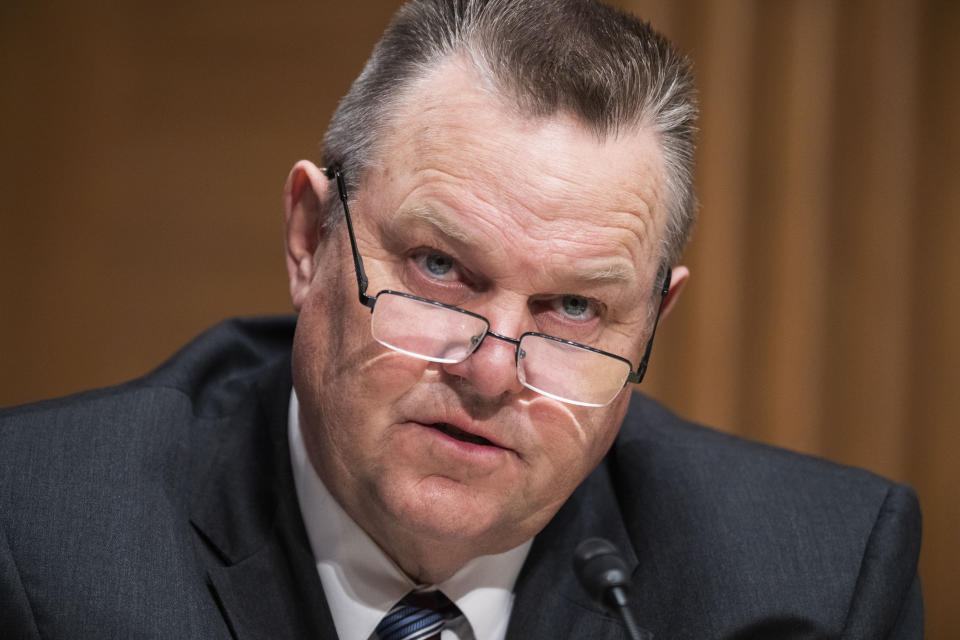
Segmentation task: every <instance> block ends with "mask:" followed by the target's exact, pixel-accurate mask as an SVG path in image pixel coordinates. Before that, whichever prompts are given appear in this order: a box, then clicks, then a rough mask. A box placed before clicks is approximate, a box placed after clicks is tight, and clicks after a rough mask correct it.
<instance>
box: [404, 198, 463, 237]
mask: <svg viewBox="0 0 960 640" xmlns="http://www.w3.org/2000/svg"><path fill="white" fill-rule="evenodd" d="M408 219H409V220H411V221H414V220H416V221H418V222H423V223H426V224H427V225H429V226H431V227H433V228H434V229H436V230H437V231H439V232H440V233H441V234H443V235H445V236H447V237H448V238H450V239H452V240H456V241H457V242H461V243H463V244H469V243H470V241H471V239H472V238H471V235H470V234H469V233H467V232H466V231H465V230H464V229H463V228H462V227H461V226H459V225H458V224H456V223H455V222H453V221H452V220H451V219H450V218H448V217H446V216H445V215H443V214H442V213H440V212H439V211H437V210H436V209H432V208H430V207H422V206H421V207H412V208H410V209H401V210H400V211H398V212H397V213H396V215H395V216H394V217H393V221H394V222H395V223H403V222H406V221H407V220H408Z"/></svg>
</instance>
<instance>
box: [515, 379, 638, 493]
mask: <svg viewBox="0 0 960 640" xmlns="http://www.w3.org/2000/svg"><path fill="white" fill-rule="evenodd" d="M529 412H530V419H531V422H532V424H534V425H536V427H537V428H536V436H537V440H538V442H537V443H536V446H537V451H538V453H537V464H536V465H535V466H538V467H540V469H541V471H540V472H538V473H537V477H538V478H539V479H541V480H543V481H549V482H550V483H551V484H550V485H548V486H545V487H544V488H543V490H545V491H555V492H556V493H557V494H558V498H562V499H564V500H565V499H566V497H567V495H562V496H560V495H559V494H561V493H564V492H566V493H567V494H569V492H572V491H573V489H574V488H575V487H576V486H577V485H578V484H579V483H580V482H581V481H582V480H583V479H584V478H585V477H586V476H587V474H589V473H590V471H592V470H593V468H594V467H595V466H596V465H597V464H598V463H599V462H600V460H601V458H603V456H604V455H605V454H606V452H607V450H608V449H609V448H610V445H611V444H612V443H613V439H614V438H615V437H616V435H617V431H618V430H619V427H620V423H621V421H622V419H623V409H622V408H621V406H620V403H618V402H615V403H614V405H613V406H611V407H604V408H602V409H597V408H579V407H572V406H570V405H565V404H561V403H558V402H556V401H554V400H550V399H549V398H544V397H537V398H534V399H533V400H531V401H530V405H529ZM544 469H547V470H548V471H544Z"/></svg>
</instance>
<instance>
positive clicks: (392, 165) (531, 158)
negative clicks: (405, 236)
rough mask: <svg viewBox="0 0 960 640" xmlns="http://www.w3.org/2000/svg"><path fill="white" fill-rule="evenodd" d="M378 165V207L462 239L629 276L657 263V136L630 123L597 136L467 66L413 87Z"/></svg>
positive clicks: (444, 70)
mask: <svg viewBox="0 0 960 640" xmlns="http://www.w3.org/2000/svg"><path fill="white" fill-rule="evenodd" d="M380 158H381V163H380V164H379V165H378V166H376V167H374V169H372V171H371V174H370V175H371V176H372V177H373V180H372V183H375V184H377V188H376V189H373V190H367V192H368V195H369V197H370V198H372V199H376V200H379V201H380V202H378V203H377V205H376V209H377V210H379V211H392V212H398V211H399V212H402V211H404V210H405V209H414V210H417V211H419V212H422V211H424V210H428V211H429V210H431V209H433V210H434V212H435V213H436V214H437V215H436V216H434V218H435V219H436V218H443V219H451V218H453V219H455V220H453V221H452V222H454V223H455V224H456V225H457V226H458V227H459V229H460V230H461V234H463V233H466V234H468V235H472V234H474V233H476V234H479V235H481V236H482V235H483V233H484V232H485V231H486V232H490V233H492V234H493V235H497V233H495V232H496V231H497V230H499V232H500V233H499V235H500V239H501V240H506V239H507V238H505V234H504V230H505V229H508V228H509V229H513V230H514V231H515V232H516V233H517V234H521V235H522V236H523V237H528V238H530V239H534V240H539V241H551V242H556V243H559V244H563V243H564V241H566V243H567V245H568V246H566V248H565V250H566V251H570V252H573V253H574V254H575V255H576V254H580V255H582V257H584V258H588V257H591V256H588V255H587V254H595V255H593V256H592V257H604V256H602V255H600V254H610V255H613V254H617V255H619V256H620V257H621V258H622V259H623V260H622V261H628V262H630V263H632V268H633V269H638V268H642V267H644V266H645V265H646V263H648V262H650V261H655V260H656V257H657V256H656V255H655V254H656V253H657V251H656V250H657V247H658V246H659V239H660V237H661V235H662V232H663V227H664V224H665V219H666V208H665V202H664V196H665V187H664V180H663V176H664V171H663V160H662V154H661V150H660V146H659V143H658V141H657V138H656V135H655V134H654V133H652V132H651V131H649V130H648V129H646V128H643V127H630V128H628V129H626V130H621V131H619V132H617V133H616V134H611V135H608V136H605V137H602V138H601V137H599V136H598V135H597V134H596V133H595V132H594V131H593V130H592V129H590V128H588V127H586V126H584V125H583V124H582V123H581V122H579V121H578V120H577V119H575V118H574V117H572V116H569V115H566V114H556V115H551V116H533V115H530V114H526V113H523V112H521V110H520V109H519V108H518V107H517V106H516V105H515V104H514V103H513V102H511V101H509V100H507V99H504V98H503V97H501V95H500V94H498V93H497V91H496V90H495V89H494V87H493V86H492V85H491V83H490V82H489V81H487V80H486V79H485V78H484V77H483V76H481V75H480V74H479V73H478V72H477V71H476V70H475V69H474V68H473V67H472V66H471V65H470V64H469V63H467V62H465V61H463V60H460V59H451V60H448V61H447V62H445V63H443V64H442V65H440V66H439V67H438V68H437V69H435V70H434V71H433V72H431V73H430V74H428V75H427V76H426V77H425V78H423V79H422V80H421V81H420V82H418V83H416V84H415V85H414V86H413V88H412V89H411V90H410V91H409V92H408V94H407V96H406V98H405V99H404V100H403V101H402V104H401V106H400V108H399V109H398V112H397V116H396V117H395V118H394V120H393V125H392V126H391V128H390V129H389V131H388V132H387V133H386V134H385V135H384V137H383V143H382V147H381V150H380ZM368 184H370V183H369V182H368ZM371 186H373V184H371ZM431 202H432V204H431ZM414 217H416V216H414ZM428 217H429V216H428ZM441 226H442V225H441ZM521 239H522V238H514V239H513V240H514V241H515V242H517V243H519V242H520V240H521ZM558 246H559V245H558ZM516 248H517V249H521V247H519V246H518V247H516ZM613 268H616V267H613ZM621 269H622V267H621Z"/></svg>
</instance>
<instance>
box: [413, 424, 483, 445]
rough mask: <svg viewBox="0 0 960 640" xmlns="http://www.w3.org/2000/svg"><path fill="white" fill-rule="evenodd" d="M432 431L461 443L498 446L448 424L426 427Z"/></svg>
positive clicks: (428, 425)
mask: <svg viewBox="0 0 960 640" xmlns="http://www.w3.org/2000/svg"><path fill="white" fill-rule="evenodd" d="M424 426H426V427H429V428H431V429H436V430H437V431H439V432H441V433H443V434H444V435H447V436H450V437H451V438H453V439H454V440H459V441H460V442H469V443H470V444H476V445H481V446H484V447H495V446H497V445H495V444H493V443H492V442H490V441H489V440H487V439H486V438H484V437H482V436H478V435H476V434H474V433H470V432H468V431H464V430H463V429H460V428H458V427H455V426H453V425H452V424H449V423H447V422H434V423H433V424H427V425H424Z"/></svg>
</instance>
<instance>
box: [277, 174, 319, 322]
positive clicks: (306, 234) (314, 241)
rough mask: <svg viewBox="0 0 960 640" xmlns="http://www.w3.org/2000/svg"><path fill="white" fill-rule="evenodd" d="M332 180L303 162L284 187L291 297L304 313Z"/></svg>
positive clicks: (287, 259) (297, 307)
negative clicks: (324, 204)
mask: <svg viewBox="0 0 960 640" xmlns="http://www.w3.org/2000/svg"><path fill="white" fill-rule="evenodd" d="M329 183H330V181H329V180H327V177H326V176H325V175H324V174H323V172H322V171H321V170H320V169H319V167H317V166H316V165H315V164H313V163H312V162H310V161H308V160H301V161H299V162H298V163H297V164H295V165H293V169H291V170H290V175H289V176H287V184H286V185H285V186H284V188H283V204H284V209H285V211H286V216H287V234H286V249H287V252H286V253H287V257H286V262H287V275H288V276H289V277H290V298H291V300H292V301H293V307H294V309H296V310H297V311H300V307H301V306H303V302H304V300H306V296H307V292H308V291H309V289H310V283H311V282H312V281H313V276H314V270H315V268H316V262H315V260H314V258H315V256H316V252H317V249H318V248H319V246H320V241H321V232H322V229H323V226H322V222H323V220H322V214H323V211H324V207H322V206H321V205H322V203H324V202H326V201H327V198H328V197H329V190H330V184H329Z"/></svg>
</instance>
